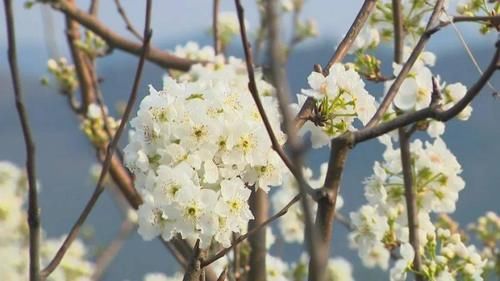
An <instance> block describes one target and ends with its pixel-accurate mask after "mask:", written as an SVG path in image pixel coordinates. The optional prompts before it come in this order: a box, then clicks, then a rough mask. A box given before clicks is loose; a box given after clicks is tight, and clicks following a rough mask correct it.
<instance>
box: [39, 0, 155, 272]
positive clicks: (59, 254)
mask: <svg viewBox="0 0 500 281" xmlns="http://www.w3.org/2000/svg"><path fill="white" fill-rule="evenodd" d="M151 6H152V2H151V0H148V1H147V8H146V20H145V21H146V24H145V28H144V42H143V46H142V53H141V56H140V59H139V63H138V66H137V71H136V74H135V79H134V84H133V86H132V90H131V93H130V96H129V99H128V102H127V106H126V108H125V112H124V113H123V117H122V120H121V122H120V126H119V127H118V129H117V131H116V133H115V136H114V137H113V139H112V140H111V142H110V144H109V145H108V149H107V151H106V157H105V160H104V164H103V167H102V170H101V174H100V176H99V180H98V181H97V185H96V188H95V190H94V193H93V194H92V197H91V198H90V200H89V201H88V203H87V205H86V206H85V208H84V210H83V211H82V213H81V214H80V216H79V217H78V220H77V221H76V223H75V224H74V225H73V227H72V228H71V231H70V233H69V235H68V236H67V237H66V239H65V240H64V242H63V244H62V245H61V247H60V248H59V250H58V251H57V253H56V255H55V257H54V258H53V259H52V260H51V262H50V263H49V265H48V266H47V267H46V268H45V269H44V270H43V271H42V277H43V278H44V279H45V278H47V277H48V276H49V275H50V273H52V272H53V271H54V270H55V269H56V267H57V266H58V265H59V263H60V262H61V260H62V258H63V257H64V254H65V253H66V251H67V250H68V248H69V247H70V246H71V243H72V242H73V241H74V240H75V239H76V237H77V236H78V233H79V231H80V228H81V226H82V225H83V223H84V222H85V220H86V219H87V217H88V215H89V214H90V212H91V211H92V209H93V207H94V205H95V203H96V202H97V200H98V198H99V196H100V195H101V194H102V192H103V191H104V186H103V185H102V183H103V181H104V178H105V176H106V174H107V172H108V170H109V166H110V165H111V160H112V156H113V155H114V152H115V149H116V146H117V145H118V141H119V139H120V136H121V134H122V132H123V130H124V128H125V124H126V123H127V121H128V118H129V116H130V113H131V112H132V108H133V106H134V104H135V100H136V98H137V90H138V88H139V83H140V80H141V76H142V69H143V67H144V62H145V59H146V53H147V52H148V46H149V42H150V40H151V36H152V31H151V30H150V23H151Z"/></svg>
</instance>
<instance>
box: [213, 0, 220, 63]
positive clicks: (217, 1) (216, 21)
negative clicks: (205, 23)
mask: <svg viewBox="0 0 500 281" xmlns="http://www.w3.org/2000/svg"><path fill="white" fill-rule="evenodd" d="M213 1H214V3H213V10H212V33H213V38H214V50H215V54H216V55H217V54H219V53H220V52H221V49H222V46H221V41H220V37H219V35H220V34H219V6H220V0H213Z"/></svg>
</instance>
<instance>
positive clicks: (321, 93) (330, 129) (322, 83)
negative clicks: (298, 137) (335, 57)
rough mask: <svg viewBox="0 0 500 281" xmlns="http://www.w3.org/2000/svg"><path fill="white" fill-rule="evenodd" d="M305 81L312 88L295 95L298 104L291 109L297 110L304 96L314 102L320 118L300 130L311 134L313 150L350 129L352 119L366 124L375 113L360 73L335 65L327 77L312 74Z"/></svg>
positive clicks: (338, 64) (352, 127)
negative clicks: (313, 126)
mask: <svg viewBox="0 0 500 281" xmlns="http://www.w3.org/2000/svg"><path fill="white" fill-rule="evenodd" d="M307 80H308V83H309V86H310V87H311V88H310V89H303V90H302V94H300V95H298V96H297V98H298V101H299V105H295V106H293V107H292V108H294V109H295V110H298V108H299V106H300V105H301V103H303V101H305V97H303V96H309V97H312V98H314V99H315V100H316V106H317V107H318V116H317V117H318V118H319V119H318V120H317V121H316V122H314V125H315V128H311V126H306V127H304V128H303V131H304V132H306V131H308V130H310V131H311V134H312V137H311V141H312V145H313V147H314V148H319V147H321V146H323V145H326V144H328V143H329V140H330V139H331V138H333V137H336V136H338V135H340V134H342V133H344V132H346V131H347V130H353V129H354V126H353V122H354V121H355V119H358V120H359V121H360V122H361V123H363V124H366V123H367V122H368V121H369V120H370V118H371V117H372V116H373V114H374V113H375V109H376V102H375V98H374V97H373V96H371V95H370V94H369V93H368V92H367V91H366V90H365V84H364V82H363V81H362V80H361V77H360V76H359V74H358V73H357V72H356V71H355V70H354V69H353V68H351V67H348V66H347V65H343V64H340V63H336V64H334V65H333V66H332V67H331V69H330V72H329V74H328V75H327V76H326V77H325V76H323V74H321V73H317V72H312V73H311V74H310V75H309V77H308V78H307Z"/></svg>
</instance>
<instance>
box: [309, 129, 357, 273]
mask: <svg viewBox="0 0 500 281" xmlns="http://www.w3.org/2000/svg"><path fill="white" fill-rule="evenodd" d="M351 143H352V140H351V139H349V138H335V139H333V140H332V142H331V150H330V160H329V162H328V170H327V173H326V179H325V184H324V188H323V191H324V192H325V193H324V194H325V196H323V197H321V198H320V199H319V200H318V210H317V211H316V223H315V224H316V228H317V229H319V238H320V239H319V241H320V247H321V249H322V250H323V251H325V253H327V254H328V255H329V253H330V245H331V239H332V231H333V221H334V219H335V208H336V203H337V195H338V194H339V190H340V183H341V181H342V174H343V172H344V165H345V161H346V160H347V153H348V152H349V150H350V147H351ZM328 255H327V256H328ZM327 260H328V259H327V258H324V259H322V260H320V262H321V263H320V266H321V268H320V270H319V273H315V272H311V273H312V274H311V273H310V274H309V281H314V280H321V279H320V278H321V276H322V275H318V274H321V272H323V271H325V267H326V263H327ZM311 266H312V264H311V263H310V264H309V267H311Z"/></svg>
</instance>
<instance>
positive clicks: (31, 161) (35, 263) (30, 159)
mask: <svg viewBox="0 0 500 281" xmlns="http://www.w3.org/2000/svg"><path fill="white" fill-rule="evenodd" d="M4 4H5V21H6V26H7V41H8V46H9V49H8V57H9V65H10V74H11V77H12V84H13V88H14V95H15V99H16V109H17V113H18V115H19V121H20V122H21V128H22V131H23V137H24V142H25V145H26V170H27V173H28V185H29V186H28V227H29V278H30V279H29V280H30V281H38V280H40V211H39V209H38V195H37V189H36V166H35V164H36V163H35V142H34V141H33V137H32V135H31V128H30V124H29V120H28V113H27V111H26V108H25V107H24V98H23V92H22V89H21V79H20V77H19V69H18V64H17V51H16V33H15V27H14V13H13V12H12V2H11V1H10V0H4Z"/></svg>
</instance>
